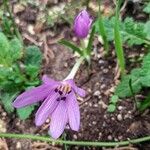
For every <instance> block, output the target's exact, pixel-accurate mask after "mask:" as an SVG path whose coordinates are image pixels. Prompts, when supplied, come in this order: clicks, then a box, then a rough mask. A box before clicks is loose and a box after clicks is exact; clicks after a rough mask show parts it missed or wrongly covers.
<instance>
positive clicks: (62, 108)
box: [49, 101, 68, 139]
mask: <svg viewBox="0 0 150 150" xmlns="http://www.w3.org/2000/svg"><path fill="white" fill-rule="evenodd" d="M67 122H68V116H67V108H66V102H65V101H60V102H59V104H58V106H57V108H56V109H55V111H54V112H53V114H52V117H51V124H50V129H49V134H50V135H51V136H52V137H53V138H54V139H57V138H58V137H59V136H60V135H61V134H62V133H63V131H64V129H65V126H66V124H67Z"/></svg>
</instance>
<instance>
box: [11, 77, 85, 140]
mask: <svg viewBox="0 0 150 150" xmlns="http://www.w3.org/2000/svg"><path fill="white" fill-rule="evenodd" d="M42 81H43V84H42V85H41V86H38V87H35V88H33V89H31V90H28V91H26V92H24V93H22V94H21V95H19V96H18V97H17V98H16V100H15V101H14V102H13V106H14V107H16V108H21V107H24V106H27V105H31V104H33V103H36V102H39V101H43V103H42V105H41V106H40V108H39V109H38V111H37V113H36V115H35V124H36V126H41V125H42V124H43V123H44V122H45V121H46V119H47V118H49V117H50V118H51V122H50V129H49V134H50V135H51V136H52V137H53V138H55V139H57V138H58V137H59V136H60V135H61V134H62V133H63V131H64V129H65V126H66V125H67V123H69V126H70V128H71V129H72V130H74V131H78V130H79V126H80V111H79V105H78V102H77V99H76V95H75V93H76V94H78V95H79V96H82V97H84V96H85V91H84V90H83V89H81V88H79V87H77V86H76V85H75V83H74V81H73V80H72V79H69V80H64V81H60V82H58V81H55V80H52V79H50V78H48V77H47V76H46V75H44V76H43V78H42Z"/></svg>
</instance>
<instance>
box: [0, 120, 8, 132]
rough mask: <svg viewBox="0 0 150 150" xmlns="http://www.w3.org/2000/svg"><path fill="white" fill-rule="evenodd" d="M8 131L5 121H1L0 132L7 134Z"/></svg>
mask: <svg viewBox="0 0 150 150" xmlns="http://www.w3.org/2000/svg"><path fill="white" fill-rule="evenodd" d="M6 131H7V129H6V124H5V122H4V121H3V120H1V119H0V132H2V133H5V132H6Z"/></svg>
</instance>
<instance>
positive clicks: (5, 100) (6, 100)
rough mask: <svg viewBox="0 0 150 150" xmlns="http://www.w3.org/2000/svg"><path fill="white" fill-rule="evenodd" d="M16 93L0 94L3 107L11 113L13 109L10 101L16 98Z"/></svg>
mask: <svg viewBox="0 0 150 150" xmlns="http://www.w3.org/2000/svg"><path fill="white" fill-rule="evenodd" d="M17 95H18V92H14V93H2V94H1V95H0V99H1V102H2V104H3V105H4V108H5V110H6V111H7V112H8V113H12V112H13V111H14V107H13V106H12V102H13V100H14V99H15V98H16V96H17Z"/></svg>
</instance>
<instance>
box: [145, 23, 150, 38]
mask: <svg viewBox="0 0 150 150" xmlns="http://www.w3.org/2000/svg"><path fill="white" fill-rule="evenodd" d="M144 33H147V36H146V37H147V39H150V21H147V22H146V23H145V25H144Z"/></svg>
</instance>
